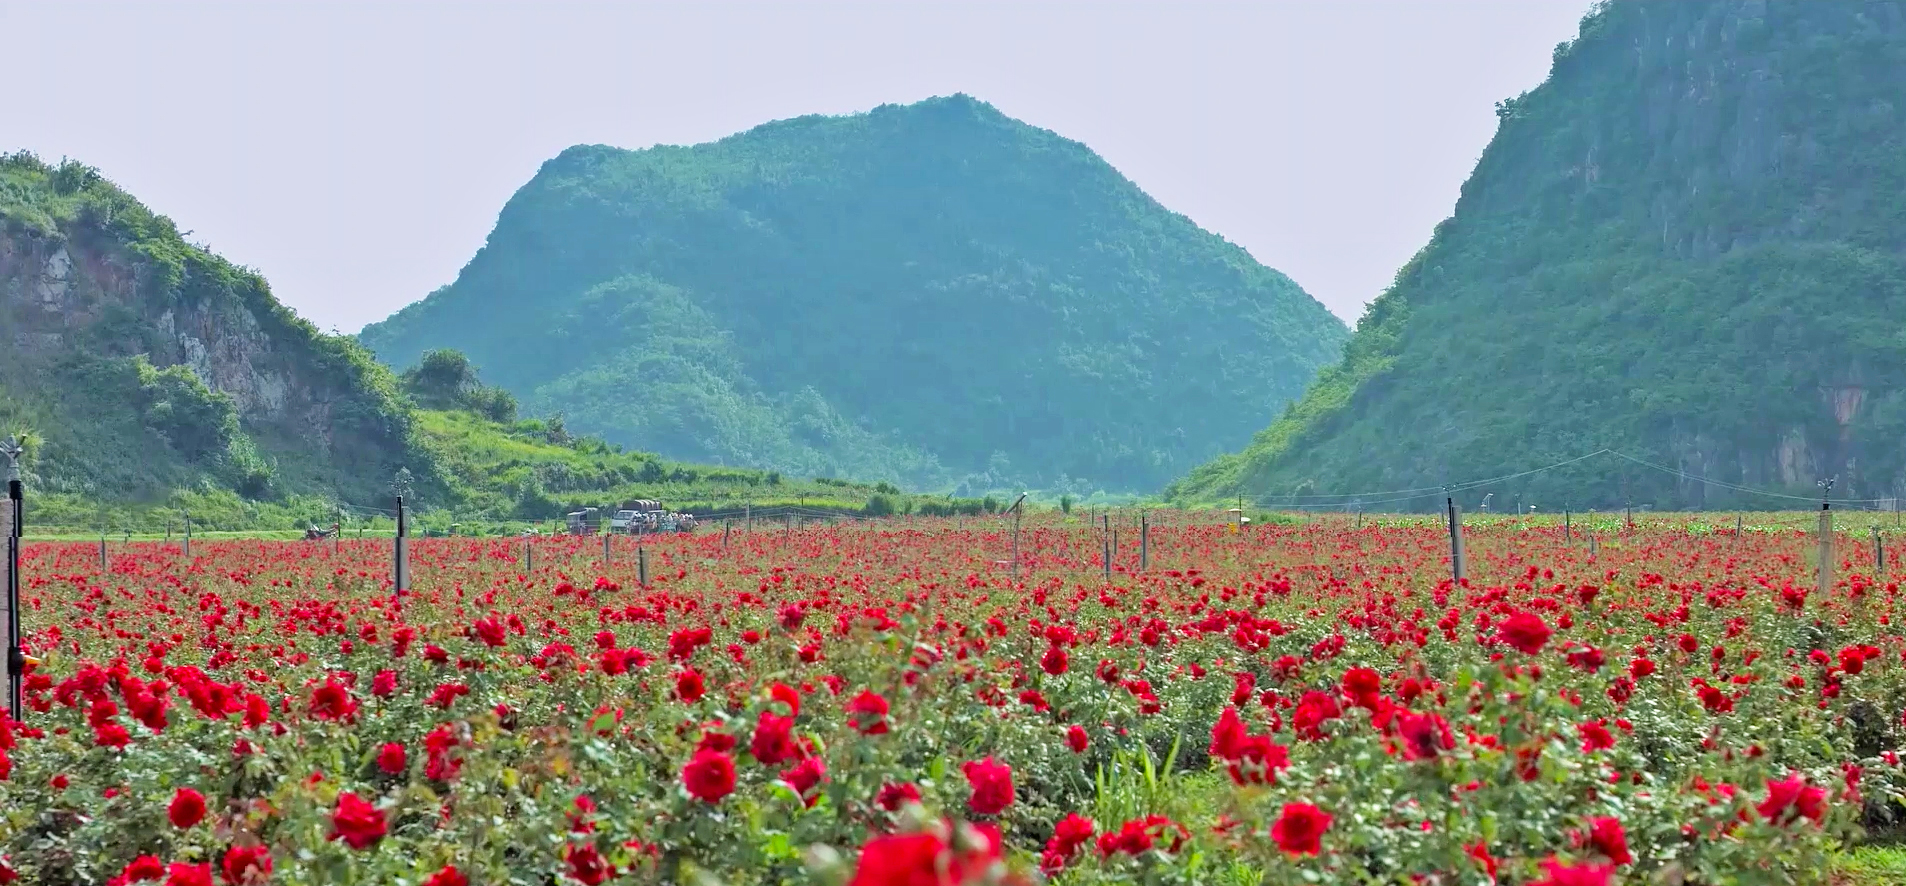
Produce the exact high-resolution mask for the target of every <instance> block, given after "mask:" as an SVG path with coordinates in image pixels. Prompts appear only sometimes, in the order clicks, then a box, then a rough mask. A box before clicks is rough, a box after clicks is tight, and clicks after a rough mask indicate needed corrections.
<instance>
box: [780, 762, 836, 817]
mask: <svg viewBox="0 0 1906 886" xmlns="http://www.w3.org/2000/svg"><path fill="white" fill-rule="evenodd" d="M826 775H827V765H826V764H825V763H822V762H821V758H819V757H808V758H805V759H803V760H802V761H801V762H799V763H796V764H794V765H793V766H792V767H790V768H788V769H784V770H782V771H781V780H782V781H785V782H787V783H788V787H791V788H793V789H794V792H795V793H797V794H800V795H801V801H802V802H804V803H806V804H807V805H808V806H813V805H814V803H815V801H817V800H819V799H820V795H819V794H817V793H812V792H813V790H814V788H815V787H817V786H818V785H820V783H821V779H822V778H824V777H826Z"/></svg>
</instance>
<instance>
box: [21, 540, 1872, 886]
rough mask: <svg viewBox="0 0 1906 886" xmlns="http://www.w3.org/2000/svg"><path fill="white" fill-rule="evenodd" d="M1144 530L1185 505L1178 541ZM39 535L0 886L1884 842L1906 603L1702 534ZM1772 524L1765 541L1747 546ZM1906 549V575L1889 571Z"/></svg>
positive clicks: (1187, 878)
mask: <svg viewBox="0 0 1906 886" xmlns="http://www.w3.org/2000/svg"><path fill="white" fill-rule="evenodd" d="M1154 516H1156V515H1154ZM1169 522H1170V523H1171V524H1172V525H1167V526H1157V527H1154V528H1153V530H1152V532H1151V537H1150V546H1149V552H1148V553H1149V559H1150V568H1149V569H1145V570H1140V569H1139V551H1138V544H1137V541H1138V539H1137V533H1136V532H1135V531H1133V528H1132V527H1131V526H1130V525H1128V524H1126V522H1125V521H1119V523H1118V524H1117V525H1118V526H1119V538H1118V546H1117V548H1116V550H1115V552H1114V567H1115V568H1114V570H1113V573H1112V576H1111V579H1110V580H1109V581H1108V580H1107V579H1106V578H1105V575H1104V573H1103V572H1102V565H1101V560H1100V557H1101V551H1102V550H1103V547H1102V545H1103V539H1102V537H1101V535H1100V530H1099V528H1098V526H1096V525H1093V524H1088V523H1087V522H1086V521H1084V520H1079V519H1077V518H1071V519H1070V520H1068V519H1066V518H1062V517H1060V516H1059V515H1056V514H1055V515H1047V516H1041V517H1036V518H1034V519H1031V520H1028V522H1027V526H1026V529H1025V532H1024V536H1023V539H1022V541H1021V548H1020V550H1021V556H1020V568H1019V570H1018V578H1017V580H1015V578H1014V573H1015V570H1014V569H1013V567H1012V563H1011V561H1010V559H1009V558H1010V557H1011V553H1010V552H1011V550H1012V542H1011V526H1010V523H1009V522H1004V521H998V520H987V521H978V520H969V521H968V522H966V523H963V524H961V523H956V522H954V521H953V520H944V521H912V522H893V523H886V524H879V525H873V526H865V525H857V526H836V527H813V528H807V529H803V530H800V531H796V532H792V533H789V532H785V531H782V530H776V531H772V532H758V533H753V534H748V533H742V532H739V531H737V532H735V533H734V534H733V535H732V536H731V537H728V538H727V539H726V541H725V542H724V536H723V533H722V532H721V531H720V530H719V529H717V530H715V531H712V532H711V531H707V530H704V531H703V532H702V533H700V534H697V535H690V536H675V537H667V538H659V539H651V540H648V541H647V542H646V554H645V556H646V561H647V571H648V578H649V582H648V584H647V585H646V586H643V585H641V584H639V582H638V567H637V563H636V556H635V549H634V541H633V540H632V539H618V540H617V541H618V544H619V545H620V547H618V548H617V550H616V551H615V554H614V557H613V562H610V563H607V564H605V563H604V562H603V560H602V548H601V543H600V540H599V539H595V538H586V539H568V538H559V539H543V540H538V541H535V542H532V543H531V544H533V545H534V547H535V555H534V559H533V563H534V568H533V569H526V568H525V565H526V564H525V563H524V557H523V551H524V544H525V542H524V541H523V540H521V539H496V540H480V539H431V540H416V541H413V542H412V564H413V565H412V574H413V576H414V578H413V589H412V590H411V591H410V592H409V593H407V594H404V595H396V594H394V593H393V592H392V588H391V582H390V578H389V574H390V568H389V544H388V542H387V541H386V542H382V543H379V542H372V541H347V542H345V543H343V545H342V548H341V550H338V551H335V552H334V550H333V548H332V546H331V545H330V544H328V543H307V542H265V541H229V542H219V543H212V544H203V543H202V544H198V545H194V547H193V550H192V557H191V559H189V560H188V559H186V558H185V557H183V556H182V555H181V552H180V551H179V549H178V547H177V546H176V545H170V546H168V545H162V544H159V543H151V544H132V545H127V546H121V545H115V546H114V551H113V562H112V563H111V566H110V569H108V570H106V571H104V572H102V571H101V569H100V566H99V559H98V558H99V553H98V548H97V546H96V545H85V544H72V545H64V544H33V545H30V546H29V547H28V549H27V551H26V555H25V570H26V575H27V579H26V581H25V585H24V590H23V597H24V600H25V602H24V619H23V620H24V624H25V629H26V635H27V638H28V645H29V647H30V650H29V654H31V655H32V656H34V657H35V658H36V659H37V663H36V664H34V665H33V666H32V668H31V673H30V674H29V676H28V678H27V683H26V703H27V710H26V712H25V717H24V722H21V723H13V724H11V726H10V728H8V729H6V730H5V731H4V732H0V750H3V751H4V754H3V755H0V778H3V779H4V780H3V781H0V814H3V815H4V819H0V851H3V852H4V866H3V867H0V882H21V883H30V884H45V886H66V884H104V883H111V884H133V883H164V884H167V886H194V884H211V883H229V884H235V886H237V884H263V883H271V884H319V883H323V884H402V886H420V884H424V886H460V884H568V883H582V884H599V883H610V882H614V883H635V882H667V883H684V884H688V883H694V884H703V883H706V884H714V883H732V884H742V883H783V882H822V883H834V884H841V883H852V884H856V886H871V884H890V883H891V884H923V886H925V884H956V883H982V882H1026V883H1030V882H1038V881H1039V880H1040V879H1042V878H1046V879H1051V880H1053V881H1055V882H1058V883H1073V884H1089V883H1112V882H1117V883H1133V882H1142V883H1214V884H1238V886H1253V884H1283V883H1318V884H1324V883H1331V884H1337V883H1341V884H1376V883H1412V884H1484V883H1504V884H1529V883H1539V884H1544V886H1603V884H1612V883H1667V884H1714V886H1719V884H1758V883H1809V882H1825V881H1826V878H1827V874H1826V871H1827V869H1828V860H1829V858H1830V857H1831V856H1832V854H1833V853H1834V852H1836V851H1838V850H1839V849H1840V848H1841V847H1843V846H1845V845H1847V843H1848V841H1851V840H1856V839H1859V838H1860V835H1862V834H1864V833H1867V832H1876V831H1886V830H1888V829H1891V828H1893V827H1894V825H1893V821H1894V819H1895V818H1896V817H1897V815H1898V809H1899V808H1900V807H1899V800H1898V798H1899V797H1900V796H1901V794H1902V790H1903V789H1906V772H1902V769H1901V767H1900V761H1899V758H1898V756H1897V755H1896V750H1897V749H1899V748H1900V747H1901V746H1902V744H1906V725H1902V721H1901V715H1902V709H1903V708H1906V638H1902V632H1901V631H1899V630H1897V629H1896V628H1895V627H1894V626H1893V624H1892V620H1893V616H1894V610H1895V607H1896V605H1897V591H1898V585H1897V584H1896V583H1895V582H1894V581H1893V580H1891V579H1890V578H1888V577H1886V576H1878V575H1874V574H1873V570H1872V568H1871V566H1870V564H1871V562H1872V560H1873V551H1872V549H1871V541H1870V539H1867V538H1864V537H1861V536H1859V535H1852V534H1848V535H1842V536H1841V538H1840V542H1839V546H1838V547H1837V548H1836V551H1835V560H1836V561H1837V562H1836V563H1835V567H1836V569H1835V572H1836V578H1835V581H1834V584H1833V587H1832V589H1831V591H1830V592H1829V593H1826V594H1824V595H1823V594H1821V593H1819V592H1818V591H1817V590H1816V589H1815V588H1814V571H1813V570H1814V567H1813V565H1812V557H1813V552H1814V550H1815V547H1814V542H1813V539H1812V537H1811V536H1810V535H1807V534H1803V533H1801V532H1799V531H1797V530H1794V529H1791V528H1786V529H1767V530H1762V531H1750V532H1747V533H1744V534H1742V535H1739V536H1737V535H1736V534H1735V533H1734V532H1733V531H1732V527H1731V526H1729V527H1727V528H1725V529H1720V530H1713V531H1710V530H1709V529H1708V528H1706V527H1705V526H1703V525H1700V524H1698V523H1695V522H1693V521H1692V520H1680V519H1659V518H1657V519H1656V520H1654V521H1652V522H1650V523H1648V524H1646V525H1643V526H1638V527H1635V528H1633V529H1632V530H1630V529H1626V528H1623V527H1615V526H1612V525H1610V526H1608V527H1604V528H1603V531H1601V532H1600V533H1599V535H1598V538H1597V545H1596V547H1597V550H1596V551H1595V552H1594V553H1593V554H1591V551H1590V547H1589V545H1588V544H1587V543H1586V542H1585V541H1584V536H1583V533H1582V531H1581V527H1580V526H1579V525H1577V526H1575V527H1574V528H1573V530H1572V531H1571V532H1570V537H1568V538H1565V537H1564V530H1563V529H1562V527H1561V526H1560V525H1554V524H1547V523H1545V524H1540V525H1523V524H1518V523H1513V522H1494V523H1479V524H1477V525H1472V526H1471V527H1469V529H1468V554H1469V578H1468V579H1467V580H1466V581H1465V583H1464V584H1462V585H1460V586H1458V585H1452V583H1451V582H1450V580H1449V577H1448V575H1449V562H1448V548H1447V536H1446V534H1445V532H1444V530H1443V528H1442V526H1441V525H1440V524H1437V523H1435V522H1431V521H1417V522H1412V523H1400V522H1391V523H1388V524H1385V525H1378V524H1377V523H1376V522H1375V521H1372V522H1371V523H1370V524H1369V525H1363V526H1360V527H1359V526H1356V525H1354V524H1352V523H1351V522H1350V521H1349V520H1348V519H1346V518H1330V519H1322V520H1316V521H1312V522H1309V523H1304V524H1297V525H1287V526H1285V525H1266V526H1258V527H1253V528H1250V529H1248V530H1246V531H1244V532H1235V531H1232V529H1231V527H1229V526H1227V525H1224V524H1221V523H1211V522H1200V521H1199V520H1198V519H1197V518H1196V515H1188V514H1175V515H1170V519H1169ZM1751 528H1752V527H1751V526H1750V529H1751ZM1902 553H1906V550H1902Z"/></svg>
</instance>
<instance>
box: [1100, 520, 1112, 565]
mask: <svg viewBox="0 0 1906 886" xmlns="http://www.w3.org/2000/svg"><path fill="white" fill-rule="evenodd" d="M1103 516H1104V519H1105V523H1104V525H1103V528H1102V529H1101V530H1100V531H1099V542H1100V543H1101V544H1102V545H1103V546H1104V549H1105V553H1104V554H1103V555H1102V556H1101V557H1100V560H1101V561H1102V562H1103V564H1104V565H1105V580H1106V581H1111V580H1112V515H1111V514H1109V513H1108V514H1105V515H1103Z"/></svg>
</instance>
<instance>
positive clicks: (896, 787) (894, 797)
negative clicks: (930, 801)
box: [874, 781, 920, 812]
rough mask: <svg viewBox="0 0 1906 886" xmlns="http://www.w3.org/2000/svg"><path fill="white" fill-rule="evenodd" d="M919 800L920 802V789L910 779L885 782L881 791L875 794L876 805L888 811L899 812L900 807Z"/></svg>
mask: <svg viewBox="0 0 1906 886" xmlns="http://www.w3.org/2000/svg"><path fill="white" fill-rule="evenodd" d="M918 802H920V789H919V788H917V787H914V786H913V782H910V781H903V782H900V783H899V784H892V783H889V784H883V785H881V786H880V792H879V793H877V794H875V795H874V805H875V806H878V807H880V808H882V809H885V810H887V811H888V812H898V811H900V807H902V806H905V805H906V804H908V803H918Z"/></svg>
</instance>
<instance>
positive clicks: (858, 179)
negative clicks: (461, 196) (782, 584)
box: [359, 96, 1347, 490]
mask: <svg viewBox="0 0 1906 886" xmlns="http://www.w3.org/2000/svg"><path fill="white" fill-rule="evenodd" d="M1346 336H1347V330H1346V329H1345V328H1344V326H1343V324H1342V323H1341V322H1340V321H1338V320H1337V319H1336V318H1334V317H1333V316H1331V315H1330V314H1329V312H1328V311H1327V310H1325V309H1324V307H1323V306H1322V305H1321V304H1318V303H1317V302H1316V301H1315V300H1314V299H1312V298H1310V297H1309V296H1308V295H1306V294H1305V293H1304V292H1303V291H1302V290H1301V289H1300V288H1299V287H1298V286H1297V285H1296V284H1295V283H1293V282H1291V281H1290V280H1289V279H1288V278H1287V277H1285V276H1284V275H1282V274H1279V273H1277V272H1276V271H1273V270H1270V269H1268V268H1265V267H1263V266H1262V265H1260V264H1258V263H1257V262H1256V261H1254V260H1252V259H1251V257H1250V256H1249V255H1248V254H1246V253H1245V252H1244V250H1242V249H1240V248H1238V247H1236V246H1234V245H1231V244H1229V243H1226V242H1224V241H1223V240H1222V239H1220V238H1218V237H1216V236H1214V235H1212V234H1209V233H1207V232H1205V231H1203V230H1201V229H1199V228H1198V227H1197V226H1196V225H1195V224H1193V223H1192V222H1190V221H1189V220H1188V219H1185V218H1184V217H1183V216H1180V215H1177V214H1175V213H1172V212H1170V211H1168V210H1166V209H1164V208H1163V207H1161V206H1159V205H1158V204H1157V203H1156V202H1155V201H1153V200H1152V199H1151V198H1149V197H1147V196H1146V195H1145V194H1144V193H1143V192H1141V191H1140V190H1139V189H1138V188H1137V187H1136V186H1134V185H1133V184H1132V183H1131V182H1129V181H1127V180H1126V179H1125V178H1124V177H1123V176H1120V175H1119V174H1118V173H1117V171H1116V170H1114V169H1112V167H1110V166H1109V165H1107V164H1106V163H1105V162H1104V161H1103V160H1101V159H1099V158H1098V157H1097V156H1096V155H1094V154H1093V153H1092V152H1091V151H1090V150H1089V149H1087V148H1086V147H1085V146H1083V145H1080V144H1078V143H1076V142H1072V141H1068V140H1066V139H1063V138H1060V137H1059V136H1057V135H1054V134H1053V133H1050V132H1048V131H1045V130H1041V129H1037V128H1034V127H1032V126H1028V125H1026V124H1024V123H1020V122H1018V121H1015V120H1012V119H1010V118H1008V117H1006V116H1004V115H1002V114H1000V113H999V112H998V111H996V110H994V109H993V108H992V107H991V106H990V105H987V104H984V103H982V102H979V101H976V100H974V99H971V98H968V97H966V96H954V97H950V98H939V99H931V100H928V101H924V102H920V103H917V104H913V105H907V106H883V107H881V108H877V109H875V110H874V111H872V112H870V113H866V114H859V115H854V116H847V117H818V116H816V117H802V118H797V119H793V120H783V121H779V122H775V123H770V124H766V125H763V126H760V127H756V128H754V129H751V130H748V131H747V132H743V133H740V134H737V135H734V136H731V137H728V138H725V139H722V140H720V141H717V142H713V143H710V144H703V145H696V146H693V147H656V148H649V149H645V150H639V151H629V150H620V149H615V148H608V147H603V146H579V147H575V148H571V149H569V150H567V151H564V152H563V153H562V154H561V155H560V156H558V157H557V158H555V159H553V160H551V161H549V162H548V163H546V164H544V166H543V167H542V169H541V170H540V171H539V172H538V173H537V175H536V176H535V177H534V178H533V179H532V180H531V181H530V182H529V183H528V184H526V185H525V186H524V187H523V188H522V189H521V190H519V191H518V192H517V193H516V195H515V196H514V197H512V198H511V200H510V201H509V203H508V204H507V205H506V206H505V207H504V208H503V210H502V212H501V214H500V216H499V218H498V221H497V225H496V228H495V230H494V231H493V232H492V233H491V235H490V237H489V240H488V242H487V243H486V245H485V246H484V247H483V249H482V250H481V251H479V252H478V253H477V255H476V256H475V257H474V258H473V259H472V260H471V261H470V263H469V264H468V265H467V266H466V267H465V268H464V269H463V271H462V273H461V274H460V275H459V276H458V279H457V281H456V282H455V283H453V284H451V285H450V286H447V287H445V288H443V289H441V290H438V291H437V292H435V293H432V294H431V295H430V296H429V297H428V298H425V299H424V300H422V301H420V302H418V303H416V304H413V305H410V306H409V307H406V308H404V309H403V310H401V311H399V312H397V313H396V314H395V315H393V316H392V317H390V318H389V319H387V320H385V321H383V322H380V323H375V324H372V325H371V326H369V327H367V328H366V329H365V330H364V331H363V332H362V333H361V334H360V335H359V340H360V341H362V342H363V343H364V344H365V345H367V346H368V347H370V348H371V349H372V350H374V351H375V352H376V353H377V354H378V355H379V356H380V357H381V358H383V359H384V360H386V361H387V362H389V363H391V364H392V365H395V366H400V367H401V366H407V365H409V364H411V363H412V362H414V361H415V360H417V359H418V358H419V357H420V355H422V354H423V353H424V352H425V351H427V350H430V349H433V348H442V347H448V348H455V349H457V350H460V351H462V352H464V353H466V354H468V355H469V356H470V358H471V359H472V360H473V361H474V362H475V363H477V364H479V365H481V366H482V367H483V369H484V374H485V376H486V377H487V378H488V379H490V380H491V381H493V382H495V383H497V384H499V385H501V386H503V387H505V388H507V389H509V390H510V391H512V392H513V393H515V394H516V395H517V396H518V397H519V398H521V399H522V400H523V401H524V404H525V405H526V406H527V407H529V408H531V409H533V410H536V411H540V412H545V413H555V412H560V413H562V414H563V415H564V416H565V418H566V420H567V421H568V423H569V424H570V426H571V427H573V428H575V429H577V430H579V431H584V432H588V433H594V434H599V435H601V436H603V437H605V438H607V439H609V440H611V441H614V442H618V443H622V444H626V445H630V446H638V447H641V448H644V449H653V450H657V451H660V452H663V453H664V454H667V455H670V456H674V457H681V458H691V459H696V460H701V461H717V460H718V461H721V462H723V463H728V464H747V465H753V466H759V467H767V468H775V469H779V470H783V471H787V472H790V473H793V474H796V475H802V476H813V475H828V476H852V477H856V478H859V479H867V480H893V481H901V482H905V483H909V484H913V485H916V486H935V485H947V484H953V483H963V484H965V485H966V486H968V487H969V488H976V489H977V488H1000V487H1004V486H1007V485H1015V484H1016V485H1025V486H1035V487H1040V488H1062V487H1065V486H1068V485H1074V486H1078V487H1080V488H1082V489H1089V488H1107V489H1116V490H1148V489H1156V488H1157V487H1159V486H1161V485H1163V484H1164V483H1165V482H1167V481H1168V480H1170V479H1172V478H1173V477H1175V476H1178V475H1180V474H1182V473H1183V472H1184V471H1185V470H1187V469H1188V468H1189V467H1191V466H1192V465H1195V464H1197V463H1198V462H1200V461H1203V460H1205V459H1208V458H1210V457H1212V456H1214V455H1216V454H1218V453H1220V452H1222V451H1223V450H1224V449H1226V448H1231V447H1236V446H1238V445H1241V444H1242V443H1243V442H1244V441H1245V440H1246V439H1247V437H1248V435H1249V434H1250V432H1251V430H1252V429H1253V428H1255V427H1257V426H1261V424H1262V423H1263V421H1264V420H1266V419H1267V418H1268V417H1269V416H1271V415H1274V414H1275V413H1276V411H1277V410H1278V409H1280V408H1282V406H1283V405H1284V404H1285V403H1286V402H1288V401H1289V400H1290V399H1291V398H1293V397H1295V396H1296V395H1297V394H1298V393H1299V392H1301V390H1302V389H1303V386H1304V384H1305V383H1306V382H1307V381H1308V380H1309V379H1310V377H1311V376H1312V374H1313V373H1314V372H1315V370H1316V369H1317V368H1318V367H1319V366H1321V365H1323V364H1325V363H1326V362H1328V361H1330V360H1333V359H1335V357H1336V355H1337V354H1338V349H1339V347H1340V345H1341V344H1342V342H1343V340H1344V338H1345V337H1346Z"/></svg>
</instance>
